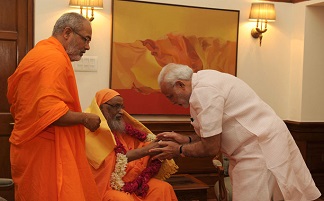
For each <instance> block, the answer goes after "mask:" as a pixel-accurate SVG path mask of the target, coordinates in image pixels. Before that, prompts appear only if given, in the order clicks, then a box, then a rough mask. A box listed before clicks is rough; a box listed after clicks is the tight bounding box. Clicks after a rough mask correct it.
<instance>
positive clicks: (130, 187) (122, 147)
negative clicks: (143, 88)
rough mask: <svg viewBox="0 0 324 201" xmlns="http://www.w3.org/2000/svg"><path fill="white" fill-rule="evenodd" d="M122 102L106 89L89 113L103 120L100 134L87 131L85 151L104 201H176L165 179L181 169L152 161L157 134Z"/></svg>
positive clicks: (167, 162)
mask: <svg viewBox="0 0 324 201" xmlns="http://www.w3.org/2000/svg"><path fill="white" fill-rule="evenodd" d="M123 103H124V102H123V98H122V97H121V96H120V94H119V93H118V92H116V91H114V90H111V89H103V90H101V91H98V92H97V93H96V97H95V98H94V100H93V101H92V103H91V105H90V107H89V108H88V109H87V110H86V112H91V113H95V114H97V115H99V116H100V118H101V125H100V128H99V129H98V130H97V131H95V132H91V131H89V130H87V129H86V152H87V157H88V160H89V162H90V164H91V167H92V170H93V171H92V172H93V175H94V177H95V180H96V183H97V186H98V188H99V194H100V195H101V198H102V200H104V201H108V200H113V201H119V200H120V201H127V200H135V201H142V200H143V201H144V200H147V201H151V200H154V201H159V200H161V201H162V200H163V201H164V200H168V201H174V200H177V197H176V195H175V193H174V190H173V188H172V186H171V185H170V184H169V183H167V182H165V181H162V180H163V179H166V178H168V177H169V176H170V175H171V174H173V173H175V172H176V171H177V168H178V166H176V164H175V163H174V161H173V160H165V161H163V162H161V161H159V160H150V157H151V156H150V155H151V154H149V152H148V150H149V149H151V148H154V147H159V145H158V143H157V141H156V140H155V135H154V134H152V133H151V132H150V131H149V129H147V128H146V127H145V126H144V125H143V124H141V123H140V122H139V121H137V120H136V119H134V118H133V117H131V116H130V115H129V114H128V113H127V112H126V111H125V110H123V108H124V107H123ZM153 177H154V178H153ZM161 179H162V180H161Z"/></svg>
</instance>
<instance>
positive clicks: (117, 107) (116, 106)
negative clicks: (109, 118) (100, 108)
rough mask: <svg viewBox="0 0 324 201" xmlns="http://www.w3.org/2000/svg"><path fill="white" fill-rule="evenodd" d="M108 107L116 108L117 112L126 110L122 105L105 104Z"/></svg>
mask: <svg viewBox="0 0 324 201" xmlns="http://www.w3.org/2000/svg"><path fill="white" fill-rule="evenodd" d="M105 104H107V105H109V106H110V107H112V108H114V109H115V110H121V109H124V108H125V106H124V105H122V104H115V105H112V104H109V103H105Z"/></svg>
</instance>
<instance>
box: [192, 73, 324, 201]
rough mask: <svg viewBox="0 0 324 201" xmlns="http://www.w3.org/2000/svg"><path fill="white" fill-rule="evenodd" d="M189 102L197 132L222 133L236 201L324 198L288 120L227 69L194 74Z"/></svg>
mask: <svg viewBox="0 0 324 201" xmlns="http://www.w3.org/2000/svg"><path fill="white" fill-rule="evenodd" d="M189 101H190V113H191V117H192V118H193V122H192V123H191V124H192V125H193V126H194V128H195V131H196V133H197V134H198V135H199V136H201V137H210V136H214V135H217V134H220V133H222V141H221V151H222V153H224V154H225V155H226V156H227V157H228V158H229V159H230V171H229V173H230V177H231V180H232V185H233V200H234V201H235V200H240V201H241V200H243V201H252V200H253V201H267V200H286V201H288V200H291V201H299V200H300V201H304V200H305V201H306V200H315V199H316V198H318V197H320V195H321V194H320V192H319V190H318V189H317V187H316V186H315V183H314V181H313V179H312V177H311V174H310V172H309V170H308V168H307V166H306V164H305V162H304V159H303V157H302V155H301V153H300V151H299V149H298V147H297V145H296V143H295V141H294V139H293V138H292V136H291V134H290V132H289V130H288V128H287V127H286V125H285V123H284V122H283V121H282V120H281V119H280V118H279V117H278V115H276V113H275V112H274V111H273V110H272V109H271V108H270V107H269V106H268V105H267V104H266V103H265V102H263V101H262V100H261V99H260V98H259V97H258V96H257V94H256V93H255V92H254V91H253V90H252V89H251V88H250V87H249V86H248V85H247V84H246V83H244V82H243V81H241V80H240V79H238V78H237V77H235V76H232V75H229V74H226V73H221V72H218V71H213V70H203V71H199V72H198V73H194V74H193V78H192V94H191V97H190V100H189ZM279 189H280V190H279ZM282 196H283V198H282Z"/></svg>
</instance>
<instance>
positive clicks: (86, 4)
mask: <svg viewBox="0 0 324 201" xmlns="http://www.w3.org/2000/svg"><path fill="white" fill-rule="evenodd" d="M102 1H103V0H70V3H69V6H71V7H77V8H80V14H81V15H83V10H85V16H84V17H85V18H87V19H88V20H89V21H90V22H91V21H92V20H94V9H103V2H102ZM90 11H91V17H90V14H89V12H90Z"/></svg>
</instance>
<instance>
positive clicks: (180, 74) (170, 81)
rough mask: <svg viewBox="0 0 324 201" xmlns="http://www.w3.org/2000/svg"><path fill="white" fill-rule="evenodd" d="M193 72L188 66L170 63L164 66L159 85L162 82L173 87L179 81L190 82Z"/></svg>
mask: <svg viewBox="0 0 324 201" xmlns="http://www.w3.org/2000/svg"><path fill="white" fill-rule="evenodd" d="M192 74H193V70H192V69H191V68H190V67H189V66H186V65H182V64H175V63H169V64H167V65H166V66H164V67H163V68H162V70H161V72H160V74H159V76H158V83H159V85H160V86H161V84H162V82H164V83H165V84H167V85H169V86H173V85H174V84H175V82H176V81H177V80H190V79H191V77H192Z"/></svg>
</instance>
